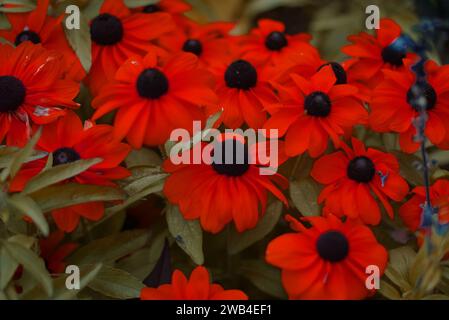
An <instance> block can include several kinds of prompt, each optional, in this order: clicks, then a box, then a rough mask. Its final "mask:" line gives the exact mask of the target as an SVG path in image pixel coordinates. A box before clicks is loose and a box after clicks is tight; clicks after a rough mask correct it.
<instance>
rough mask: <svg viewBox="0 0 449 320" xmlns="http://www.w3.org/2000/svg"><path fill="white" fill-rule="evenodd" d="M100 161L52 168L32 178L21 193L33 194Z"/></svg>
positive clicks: (93, 160)
mask: <svg viewBox="0 0 449 320" xmlns="http://www.w3.org/2000/svg"><path fill="white" fill-rule="evenodd" d="M101 161H102V159H100V158H93V159H83V160H78V161H74V162H71V163H67V164H61V165H58V166H55V167H52V168H50V169H48V170H45V171H43V172H41V173H40V174H38V175H37V176H35V177H33V178H32V179H31V180H30V181H29V182H28V183H27V185H26V186H25V189H24V190H23V193H25V194H29V193H33V192H35V191H37V190H40V189H43V188H45V187H48V186H51V185H53V184H55V183H58V182H61V181H64V180H66V179H69V178H71V177H74V176H76V175H78V174H80V173H81V172H84V171H86V170H87V169H89V168H90V167H92V166H94V165H96V164H98V163H100V162H101Z"/></svg>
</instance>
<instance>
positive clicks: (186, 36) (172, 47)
mask: <svg viewBox="0 0 449 320" xmlns="http://www.w3.org/2000/svg"><path fill="white" fill-rule="evenodd" d="M233 27H234V24H233V23H228V22H215V23H208V24H204V25H200V24H198V23H196V22H193V21H191V22H189V24H188V26H185V27H183V28H178V29H177V30H176V31H175V32H172V33H170V34H168V35H165V36H164V37H161V38H160V40H159V42H158V44H159V45H160V46H161V47H162V48H164V49H166V50H168V51H169V52H172V53H177V52H180V51H184V52H190V53H193V54H194V55H196V56H197V57H198V59H199V60H200V62H201V63H202V64H203V65H204V66H205V67H207V66H211V65H214V64H217V63H222V62H223V61H226V60H229V57H230V55H231V48H232V46H230V42H231V41H230V40H229V37H228V33H229V31H230V30H231V29H232V28H233Z"/></svg>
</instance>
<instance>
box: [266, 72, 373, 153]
mask: <svg viewBox="0 0 449 320" xmlns="http://www.w3.org/2000/svg"><path fill="white" fill-rule="evenodd" d="M291 78H292V80H293V82H294V86H292V87H284V88H283V89H282V88H279V90H280V92H279V94H280V97H281V102H282V104H281V105H271V106H270V107H269V108H267V109H268V110H269V112H270V113H271V115H272V116H271V118H270V119H268V121H267V122H266V123H265V125H264V128H265V129H278V130H279V136H284V135H285V152H286V153H287V155H288V156H296V155H298V154H302V153H304V152H305V151H306V150H307V151H308V152H309V154H310V155H311V156H312V157H317V156H319V155H321V154H322V153H323V152H324V151H325V150H326V148H327V146H328V139H329V137H330V138H331V140H332V141H333V143H334V145H335V146H336V147H338V146H339V145H340V136H342V135H343V134H344V133H345V131H344V130H348V129H351V128H352V127H353V126H355V125H357V124H364V123H365V122H366V121H367V118H368V112H367V111H366V109H365V108H364V107H363V105H362V104H361V102H360V101H359V100H358V99H357V98H356V94H357V88H356V87H354V86H351V85H348V84H336V77H335V74H334V72H333V69H332V68H331V66H324V67H323V68H321V69H320V70H319V71H318V72H317V73H316V74H315V75H313V76H312V77H311V78H310V80H306V79H305V78H303V77H301V76H299V75H297V74H292V75H291Z"/></svg>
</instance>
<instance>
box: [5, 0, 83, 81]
mask: <svg viewBox="0 0 449 320" xmlns="http://www.w3.org/2000/svg"><path fill="white" fill-rule="evenodd" d="M48 5H49V0H39V1H38V3H37V7H36V9H34V10H33V11H31V12H29V13H9V14H7V17H8V20H9V21H10V23H11V26H12V27H11V29H10V30H0V37H4V38H5V39H6V40H8V41H9V42H11V43H14V44H15V45H16V46H18V45H20V44H21V43H22V42H25V41H30V42H32V43H34V44H38V43H40V44H42V46H43V47H44V48H45V49H49V50H54V51H55V52H61V53H62V54H63V56H64V57H63V61H64V66H65V68H66V69H67V71H66V73H67V77H68V78H70V79H73V80H76V81H81V80H82V79H83V78H84V77H85V76H86V72H85V71H84V69H83V67H82V65H81V63H80V61H79V59H78V57H77V56H76V54H75V52H74V51H73V49H72V48H71V47H70V45H69V43H68V41H67V39H66V36H65V34H64V30H63V28H62V20H63V19H64V15H60V16H59V17H57V18H53V17H51V16H48V15H47V11H48Z"/></svg>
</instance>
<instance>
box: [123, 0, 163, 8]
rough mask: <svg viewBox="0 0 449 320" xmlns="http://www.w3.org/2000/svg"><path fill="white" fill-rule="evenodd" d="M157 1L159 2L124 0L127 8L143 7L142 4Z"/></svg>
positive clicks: (151, 0)
mask: <svg viewBox="0 0 449 320" xmlns="http://www.w3.org/2000/svg"><path fill="white" fill-rule="evenodd" d="M158 2H159V0H125V4H126V6H128V7H129V8H138V7H143V6H147V5H150V4H155V3H158Z"/></svg>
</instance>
